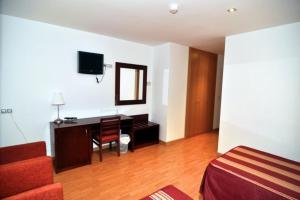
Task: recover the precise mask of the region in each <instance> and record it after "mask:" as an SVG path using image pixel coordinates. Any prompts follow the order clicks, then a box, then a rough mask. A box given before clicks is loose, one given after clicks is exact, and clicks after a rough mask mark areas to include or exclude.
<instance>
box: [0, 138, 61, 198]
mask: <svg viewBox="0 0 300 200" xmlns="http://www.w3.org/2000/svg"><path fill="white" fill-rule="evenodd" d="M0 199H7V200H29V199H30V200H38V199H43V200H48V199H49V200H50V199H51V200H62V199H63V191H62V185H61V184H60V183H56V184H53V169H52V159H51V157H48V156H46V145H45V143H44V142H34V143H29V144H22V145H16V146H10V147H1V148H0Z"/></svg>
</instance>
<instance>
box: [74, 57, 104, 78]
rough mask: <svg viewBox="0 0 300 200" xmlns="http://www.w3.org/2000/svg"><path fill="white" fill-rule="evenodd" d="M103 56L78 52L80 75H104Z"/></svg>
mask: <svg viewBox="0 0 300 200" xmlns="http://www.w3.org/2000/svg"><path fill="white" fill-rule="evenodd" d="M103 57H104V56H103V54H98V53H89V52H83V51H78V73H81V74H103Z"/></svg>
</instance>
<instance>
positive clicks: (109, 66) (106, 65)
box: [104, 64, 113, 68]
mask: <svg viewBox="0 0 300 200" xmlns="http://www.w3.org/2000/svg"><path fill="white" fill-rule="evenodd" d="M104 67H106V68H112V67H113V66H112V65H111V64H104Z"/></svg>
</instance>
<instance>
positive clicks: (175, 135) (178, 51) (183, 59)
mask: <svg viewBox="0 0 300 200" xmlns="http://www.w3.org/2000/svg"><path fill="white" fill-rule="evenodd" d="M188 59H189V48H188V47H187V46H182V45H178V44H174V43H170V70H169V92H168V94H169V95H168V102H169V103H168V115H167V138H166V141H172V140H176V139H180V138H184V135H185V114H186V95H187V77H188Z"/></svg>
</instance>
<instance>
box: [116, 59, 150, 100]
mask: <svg viewBox="0 0 300 200" xmlns="http://www.w3.org/2000/svg"><path fill="white" fill-rule="evenodd" d="M146 94H147V66H145V65H134V64H129V63H120V62H116V81H115V104H116V105H132V104H145V103H146Z"/></svg>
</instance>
